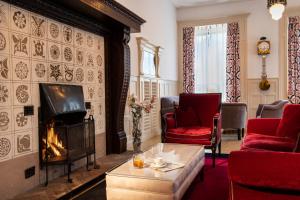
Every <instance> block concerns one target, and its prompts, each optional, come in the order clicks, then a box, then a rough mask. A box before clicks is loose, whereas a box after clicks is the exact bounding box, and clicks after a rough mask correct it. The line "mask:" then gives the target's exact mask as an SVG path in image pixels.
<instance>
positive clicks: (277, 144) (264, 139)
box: [241, 133, 296, 152]
mask: <svg viewBox="0 0 300 200" xmlns="http://www.w3.org/2000/svg"><path fill="white" fill-rule="evenodd" d="M295 145H296V143H295V141H294V140H293V139H291V138H287V137H277V136H270V135H260V134H255V133H248V134H247V136H246V137H245V138H244V141H243V144H242V147H241V150H249V149H257V150H268V151H283V152H292V151H293V150H294V148H295Z"/></svg>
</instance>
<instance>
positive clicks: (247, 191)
mask: <svg viewBox="0 0 300 200" xmlns="http://www.w3.org/2000/svg"><path fill="white" fill-rule="evenodd" d="M299 133H300V105H296V104H294V105H292V104H289V105H286V106H285V108H284V112H283V116H282V119H251V120H249V121H248V126H247V135H246V137H245V138H244V141H243V143H242V146H241V150H240V151H236V152H231V153H230V156H229V161H228V168H229V169H228V170H229V181H230V196H229V200H250V199H251V200H260V199H261V200H285V199H286V200H289V199H290V200H294V199H297V200H300V154H299V153H298V152H299Z"/></svg>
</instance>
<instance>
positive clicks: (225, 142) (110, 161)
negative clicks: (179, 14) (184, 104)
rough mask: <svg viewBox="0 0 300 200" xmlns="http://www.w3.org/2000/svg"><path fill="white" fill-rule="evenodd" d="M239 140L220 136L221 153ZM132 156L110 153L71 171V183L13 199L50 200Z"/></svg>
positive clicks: (149, 142) (235, 147)
mask: <svg viewBox="0 0 300 200" xmlns="http://www.w3.org/2000/svg"><path fill="white" fill-rule="evenodd" d="M160 141H161V139H160V136H156V137H153V138H151V139H149V140H147V141H145V142H143V143H142V150H143V151H145V150H147V149H149V148H150V147H151V146H153V145H154V144H157V143H159V142H160ZM240 145H241V141H238V140H237V135H233V134H229V135H223V136H222V153H225V154H226V153H227V154H229V153H230V152H231V151H234V150H239V149H240ZM207 151H208V152H209V150H207ZM131 157H132V151H127V152H125V153H123V154H112V155H108V156H105V157H103V158H101V159H98V160H97V163H98V164H100V166H101V167H100V169H92V170H91V171H87V170H86V169H85V167H83V168H81V169H79V170H76V171H74V172H73V173H72V179H73V183H66V180H67V178H66V176H64V177H61V178H58V179H55V180H53V181H50V182H49V185H48V186H47V187H45V186H39V187H36V188H34V189H33V190H31V191H28V192H26V193H25V194H22V195H18V196H17V197H16V198H14V199H13V200H52V199H59V198H61V197H62V196H64V195H66V194H67V193H69V192H71V191H73V190H75V189H77V188H79V187H81V186H82V185H84V184H85V183H87V182H89V181H91V180H93V179H96V178H97V177H99V176H101V175H103V174H104V173H105V172H107V171H108V170H110V169H112V168H114V167H115V166H117V165H119V164H121V163H123V162H125V161H126V160H128V159H129V158H131Z"/></svg>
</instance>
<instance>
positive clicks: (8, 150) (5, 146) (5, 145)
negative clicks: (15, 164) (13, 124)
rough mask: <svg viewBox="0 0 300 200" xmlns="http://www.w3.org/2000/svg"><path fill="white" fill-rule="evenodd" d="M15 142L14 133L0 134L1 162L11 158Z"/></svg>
mask: <svg viewBox="0 0 300 200" xmlns="http://www.w3.org/2000/svg"><path fill="white" fill-rule="evenodd" d="M13 147H14V142H13V139H12V135H4V136H0V162H2V161H5V160H9V159H11V158H12V155H13Z"/></svg>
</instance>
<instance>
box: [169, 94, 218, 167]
mask: <svg viewBox="0 0 300 200" xmlns="http://www.w3.org/2000/svg"><path fill="white" fill-rule="evenodd" d="M221 97H222V95H221V94H219V93H209V94H185V93H184V94H180V96H179V106H178V108H176V110H175V112H171V113H166V114H165V115H164V120H165V124H166V127H165V128H166V130H165V138H164V142H168V143H182V144H199V145H204V146H205V147H206V148H210V149H212V155H213V165H215V154H216V149H217V147H218V148H219V153H220V152H221V114H220V109H221Z"/></svg>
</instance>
